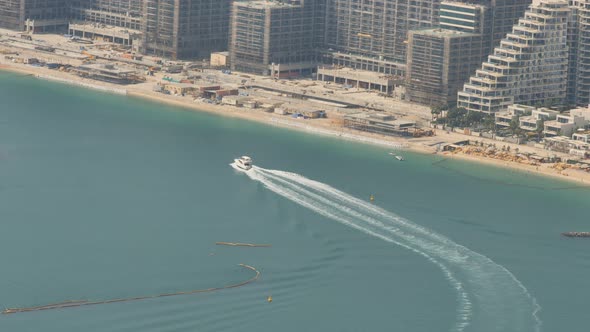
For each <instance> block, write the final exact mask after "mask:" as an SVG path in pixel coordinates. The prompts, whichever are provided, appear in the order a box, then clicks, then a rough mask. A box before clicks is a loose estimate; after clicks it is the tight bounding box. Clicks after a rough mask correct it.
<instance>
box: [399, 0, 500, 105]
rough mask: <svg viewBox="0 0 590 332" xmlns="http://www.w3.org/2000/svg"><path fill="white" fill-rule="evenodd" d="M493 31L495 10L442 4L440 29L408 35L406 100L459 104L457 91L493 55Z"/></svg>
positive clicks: (412, 32)
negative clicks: (489, 55)
mask: <svg viewBox="0 0 590 332" xmlns="http://www.w3.org/2000/svg"><path fill="white" fill-rule="evenodd" d="M491 30H492V10H491V8H489V7H487V6H482V5H476V4H466V3H459V2H448V1H445V2H442V3H441V6H440V28H434V29H423V30H411V31H410V32H409V33H408V55H407V72H406V99H408V100H410V101H414V102H417V103H420V104H425V105H451V104H456V103H457V91H459V90H460V89H461V87H462V86H463V84H464V83H465V81H467V80H468V79H469V76H470V75H471V74H473V72H475V69H476V68H477V67H478V66H479V65H481V63H482V61H483V60H484V59H485V57H486V56H487V55H488V54H489V53H490V49H491Z"/></svg>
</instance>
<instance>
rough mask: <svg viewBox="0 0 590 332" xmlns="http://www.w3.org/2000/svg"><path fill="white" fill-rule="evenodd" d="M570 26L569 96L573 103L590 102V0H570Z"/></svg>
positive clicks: (582, 103) (584, 103)
mask: <svg viewBox="0 0 590 332" xmlns="http://www.w3.org/2000/svg"><path fill="white" fill-rule="evenodd" d="M569 4H570V11H571V14H570V22H569V26H568V45H569V48H570V52H569V70H568V98H567V101H568V103H569V104H572V105H580V106H582V105H583V106H585V105H588V104H590V0H570V1H569Z"/></svg>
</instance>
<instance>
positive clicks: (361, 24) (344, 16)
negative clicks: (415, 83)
mask: <svg viewBox="0 0 590 332" xmlns="http://www.w3.org/2000/svg"><path fill="white" fill-rule="evenodd" d="M439 5H440V0H412V1H409V0H385V1H383V0H380V1H378V0H328V5H327V9H326V12H327V24H326V26H327V29H326V46H327V48H329V49H328V50H327V51H326V52H324V54H323V57H324V61H325V62H328V63H333V64H336V65H346V66H350V67H353V68H356V69H363V70H370V71H377V72H381V73H386V74H393V75H400V74H403V71H402V69H403V64H404V63H405V62H406V43H407V40H406V39H407V33H408V31H410V30H413V29H421V28H429V27H433V26H435V25H436V24H437V23H438V12H439ZM342 54H351V55H353V57H349V58H343V57H341V56H340V55H342ZM356 55H358V56H359V57H355V56H356ZM367 58H371V59H372V60H374V61H370V60H368V61H367Z"/></svg>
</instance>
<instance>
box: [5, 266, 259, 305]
mask: <svg viewBox="0 0 590 332" xmlns="http://www.w3.org/2000/svg"><path fill="white" fill-rule="evenodd" d="M239 266H241V267H243V268H246V269H248V270H250V271H253V272H255V273H256V275H255V276H254V277H252V278H250V279H248V280H246V281H242V282H240V283H237V284H233V285H228V286H223V287H214V288H207V289H197V290H192V291H186V292H176V293H167V294H158V295H149V296H140V297H130V298H122V299H113V300H103V301H87V300H73V301H65V302H60V303H53V304H46V305H42V306H36V307H23V308H8V309H4V311H2V313H3V314H5V315H7V314H16V313H21V312H32V311H41V310H52V309H65V308H74V307H81V306H88V305H98V304H108V303H117V302H131V301H141V300H147V299H154V298H158V297H168V296H178V295H189V294H196V293H208V292H215V291H220V290H224V289H229V288H237V287H241V286H245V285H247V284H249V283H252V282H254V281H256V280H257V279H258V277H260V271H258V270H257V269H256V268H255V267H253V266H250V265H246V264H239Z"/></svg>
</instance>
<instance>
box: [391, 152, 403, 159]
mask: <svg viewBox="0 0 590 332" xmlns="http://www.w3.org/2000/svg"><path fill="white" fill-rule="evenodd" d="M388 154H389V155H390V156H393V157H395V159H397V160H399V161H404V160H405V159H404V157H402V156H400V155H398V154H395V153H394V152H389V153H388Z"/></svg>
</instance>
